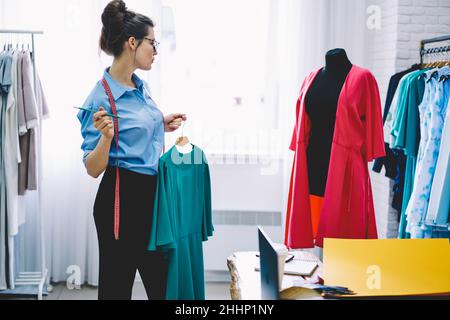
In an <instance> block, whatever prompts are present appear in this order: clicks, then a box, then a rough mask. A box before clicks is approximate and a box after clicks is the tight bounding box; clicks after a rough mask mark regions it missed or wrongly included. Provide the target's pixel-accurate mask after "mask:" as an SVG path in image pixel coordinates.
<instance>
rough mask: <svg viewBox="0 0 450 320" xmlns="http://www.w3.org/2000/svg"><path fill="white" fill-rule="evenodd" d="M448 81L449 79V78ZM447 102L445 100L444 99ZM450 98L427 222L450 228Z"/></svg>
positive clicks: (431, 224)
mask: <svg viewBox="0 0 450 320" xmlns="http://www.w3.org/2000/svg"><path fill="white" fill-rule="evenodd" d="M447 81H448V80H447ZM444 103H445V101H444ZM449 218H450V99H448V104H447V113H446V116H445V119H444V127H443V129H442V140H441V146H440V149H439V156H438V160H437V164H436V172H435V174H434V179H433V185H432V187H431V194H430V205H429V207H428V212H427V216H426V219H425V220H426V221H425V223H426V224H427V225H428V226H429V227H433V226H437V227H440V228H447V229H449V230H450V220H449Z"/></svg>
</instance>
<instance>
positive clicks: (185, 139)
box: [175, 121, 189, 147]
mask: <svg viewBox="0 0 450 320" xmlns="http://www.w3.org/2000/svg"><path fill="white" fill-rule="evenodd" d="M185 124H186V121H183V126H182V127H181V136H180V137H178V138H177V140H176V142H175V145H177V146H179V147H184V146H185V145H187V144H188V143H189V138H188V137H186V136H184V135H183V131H184V125H185Z"/></svg>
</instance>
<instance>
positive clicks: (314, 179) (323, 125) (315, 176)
mask: <svg viewBox="0 0 450 320" xmlns="http://www.w3.org/2000/svg"><path fill="white" fill-rule="evenodd" d="M325 60H326V65H325V67H324V68H323V69H322V70H321V71H320V72H319V73H318V75H317V76H316V78H315V79H314V81H313V83H312V84H311V87H310V88H309V90H308V92H307V94H306V97H305V103H306V112H307V114H308V116H309V118H310V120H311V135H310V140H309V145H308V149H307V159H308V176H309V191H310V194H311V195H315V196H319V197H323V195H324V194H325V186H326V182H327V174H328V167H329V163H330V154H331V143H332V141H333V134H334V125H335V120H336V110H337V104H338V99H339V96H340V93H341V90H342V87H343V85H344V83H345V79H346V78H347V75H348V73H349V72H350V70H351V68H352V63H351V62H350V60H349V59H348V57H347V54H346V52H345V50H344V49H333V50H330V51H328V52H327V54H326V56H325Z"/></svg>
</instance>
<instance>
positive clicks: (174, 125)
mask: <svg viewBox="0 0 450 320" xmlns="http://www.w3.org/2000/svg"><path fill="white" fill-rule="evenodd" d="M186 120H187V117H186V115H185V114H183V113H173V114H169V115H167V116H165V117H164V131H165V132H173V131H175V130H178V128H180V126H181V122H182V121H186Z"/></svg>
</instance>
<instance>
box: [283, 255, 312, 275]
mask: <svg viewBox="0 0 450 320" xmlns="http://www.w3.org/2000/svg"><path fill="white" fill-rule="evenodd" d="M317 267H318V264H317V262H314V261H307V260H300V259H295V258H294V259H293V260H291V261H290V262H288V263H286V264H285V265H284V274H289V275H294V276H305V277H310V276H312V274H313V273H314V271H315V270H316V268H317Z"/></svg>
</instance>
